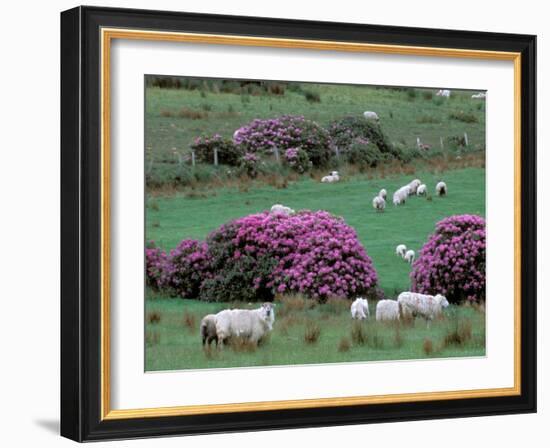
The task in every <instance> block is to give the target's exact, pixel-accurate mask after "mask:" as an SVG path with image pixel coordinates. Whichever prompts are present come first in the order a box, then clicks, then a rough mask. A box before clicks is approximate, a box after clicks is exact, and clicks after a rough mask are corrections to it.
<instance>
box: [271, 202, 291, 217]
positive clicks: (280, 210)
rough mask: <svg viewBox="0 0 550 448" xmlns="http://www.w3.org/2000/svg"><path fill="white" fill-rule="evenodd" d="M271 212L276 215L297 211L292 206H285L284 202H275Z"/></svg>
mask: <svg viewBox="0 0 550 448" xmlns="http://www.w3.org/2000/svg"><path fill="white" fill-rule="evenodd" d="M271 213H273V214H274V215H293V214H294V213H295V211H294V210H293V209H291V208H290V207H285V206H284V205H282V204H275V205H273V206H272V207H271Z"/></svg>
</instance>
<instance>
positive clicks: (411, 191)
mask: <svg viewBox="0 0 550 448" xmlns="http://www.w3.org/2000/svg"><path fill="white" fill-rule="evenodd" d="M420 184H422V182H421V181H420V179H415V180H413V181H411V182H409V184H408V187H409V194H416V190H417V189H418V187H419V186H420Z"/></svg>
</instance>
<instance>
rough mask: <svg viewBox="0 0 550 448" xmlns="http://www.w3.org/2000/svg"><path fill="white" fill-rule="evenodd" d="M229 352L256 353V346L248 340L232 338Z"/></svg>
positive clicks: (237, 337)
mask: <svg viewBox="0 0 550 448" xmlns="http://www.w3.org/2000/svg"><path fill="white" fill-rule="evenodd" d="M229 345H230V347H231V350H233V351H234V352H236V353H243V352H244V353H252V352H254V351H256V348H257V346H256V344H255V343H253V342H250V341H249V340H248V338H242V337H239V336H232V337H231V340H230V342H229Z"/></svg>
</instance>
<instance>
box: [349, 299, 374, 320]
mask: <svg viewBox="0 0 550 448" xmlns="http://www.w3.org/2000/svg"><path fill="white" fill-rule="evenodd" d="M350 311H351V318H352V319H357V320H364V319H368V318H369V317H370V312H369V302H368V300H367V299H364V298H363V297H358V298H357V299H355V300H354V301H353V303H352V304H351V308H350Z"/></svg>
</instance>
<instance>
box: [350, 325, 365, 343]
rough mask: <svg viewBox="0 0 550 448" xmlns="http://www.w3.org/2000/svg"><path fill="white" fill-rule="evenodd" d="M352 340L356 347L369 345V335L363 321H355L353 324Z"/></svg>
mask: <svg viewBox="0 0 550 448" xmlns="http://www.w3.org/2000/svg"><path fill="white" fill-rule="evenodd" d="M351 340H352V341H353V343H354V344H355V345H364V344H366V343H367V333H366V332H365V327H364V325H363V324H362V323H361V321H354V322H353V323H352V324H351Z"/></svg>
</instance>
